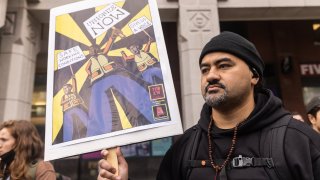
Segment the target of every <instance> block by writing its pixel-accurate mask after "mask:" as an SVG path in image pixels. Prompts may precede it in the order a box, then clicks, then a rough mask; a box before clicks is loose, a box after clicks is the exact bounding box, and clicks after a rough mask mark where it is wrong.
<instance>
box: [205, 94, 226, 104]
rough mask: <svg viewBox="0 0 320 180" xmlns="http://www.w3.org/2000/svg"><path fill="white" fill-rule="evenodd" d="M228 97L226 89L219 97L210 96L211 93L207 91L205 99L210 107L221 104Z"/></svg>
mask: <svg viewBox="0 0 320 180" xmlns="http://www.w3.org/2000/svg"><path fill="white" fill-rule="evenodd" d="M226 99H227V92H226V91H224V92H223V94H221V95H220V96H218V97H213V96H210V93H208V92H207V93H206V95H205V97H204V100H205V102H206V104H207V105H208V106H210V107H217V106H220V105H221V104H222V103H223V102H225V100H226Z"/></svg>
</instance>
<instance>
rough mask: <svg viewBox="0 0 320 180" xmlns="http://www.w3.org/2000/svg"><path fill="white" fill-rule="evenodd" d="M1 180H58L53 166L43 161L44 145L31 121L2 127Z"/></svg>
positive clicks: (17, 122)
mask: <svg viewBox="0 0 320 180" xmlns="http://www.w3.org/2000/svg"><path fill="white" fill-rule="evenodd" d="M0 179H3V180H21V179H24V180H32V179H37V180H55V179H56V173H55V170H54V168H53V166H52V165H51V163H49V162H45V161H43V142H42V140H41V138H40V136H39V133H38V131H37V129H36V128H35V126H34V125H33V124H32V123H31V122H30V121H26V120H17V121H15V120H9V121H4V122H2V123H1V124H0Z"/></svg>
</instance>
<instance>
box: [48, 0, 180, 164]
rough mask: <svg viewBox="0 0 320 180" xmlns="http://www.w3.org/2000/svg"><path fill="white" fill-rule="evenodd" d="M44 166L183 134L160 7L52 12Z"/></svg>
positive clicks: (139, 4)
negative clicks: (53, 162) (47, 163)
mask: <svg viewBox="0 0 320 180" xmlns="http://www.w3.org/2000/svg"><path fill="white" fill-rule="evenodd" d="M46 106H47V108H46V138H45V140H46V141H45V160H53V159H58V158H63V157H69V156H73V155H78V154H83V153H88V152H93V151H98V150H101V149H105V148H111V147H115V146H122V145H127V144H132V143H137V142H142V141H147V140H152V139H157V138H162V137H167V136H173V135H178V134H181V133H182V125H181V120H180V115H179V109H178V105H177V100H176V95H175V91H174V86H173V81H172V76H171V70H170V66H169V60H168V56H167V51H166V47H165V42H164V38H163V33H162V28H161V21H160V17H159V12H158V8H157V4H156V1H154V0H121V1H119V0H86V1H80V2H76V3H72V4H68V5H64V6H60V7H56V8H53V9H51V11H50V26H49V48H48V74H47V105H46Z"/></svg>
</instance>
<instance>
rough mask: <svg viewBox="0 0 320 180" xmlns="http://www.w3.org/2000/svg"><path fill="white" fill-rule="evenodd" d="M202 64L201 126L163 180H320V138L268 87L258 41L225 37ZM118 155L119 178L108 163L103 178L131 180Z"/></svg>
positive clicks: (167, 164)
mask: <svg viewBox="0 0 320 180" xmlns="http://www.w3.org/2000/svg"><path fill="white" fill-rule="evenodd" d="M199 64H200V69H201V92H202V95H203V97H204V99H205V102H206V103H205V104H204V105H203V108H202V111H201V115H200V120H199V122H198V124H197V125H195V126H194V127H192V128H190V129H188V130H187V131H186V132H185V133H184V134H183V135H182V136H181V137H180V139H179V140H178V141H177V142H175V144H174V145H173V146H172V147H171V148H170V149H169V150H168V152H167V153H166V155H165V157H164V159H163V161H162V163H161V166H160V169H159V172H158V176H157V180H181V179H188V180H199V179H201V180H209V179H210V180H212V179H215V180H226V179H231V180H235V179H237V180H244V179H254V180H258V179H259V180H270V179H272V180H274V179H291V180H292V179H296V180H310V179H320V170H319V168H320V137H319V135H318V134H317V133H315V132H314V131H313V130H312V129H311V128H310V127H309V126H308V125H306V124H304V123H301V122H299V121H296V120H294V119H293V118H292V116H291V115H290V113H289V112H288V111H287V110H285V109H284V108H283V106H282V102H281V100H280V99H278V98H277V97H275V96H274V95H273V93H272V92H271V91H270V90H268V89H265V88H263V84H262V77H263V70H264V62H263V61H262V58H261V57H260V55H259V53H258V51H257V50H256V48H255V46H254V45H253V44H252V43H251V42H249V41H248V40H246V39H244V38H243V37H241V36H239V35H237V34H235V33H231V32H223V33H221V34H220V35H218V36H216V37H214V38H212V39H211V40H210V41H209V42H208V43H207V44H206V45H205V47H204V48H203V50H202V52H201V55H200V58H199ZM280 129H281V130H280ZM269 132H272V133H269ZM271 145H272V146H271ZM276 150H278V151H276ZM101 154H102V155H106V154H108V151H106V150H104V151H102V152H101ZM117 155H118V159H119V175H118V176H117V175H115V174H113V173H114V172H115V169H114V167H112V166H110V164H109V163H107V161H106V160H101V161H100V162H99V167H100V171H99V177H98V179H102V178H107V179H118V180H119V179H122V180H124V179H125V180H127V179H128V166H127V164H126V162H125V159H124V158H123V156H122V155H121V152H120V149H119V148H118V152H117Z"/></svg>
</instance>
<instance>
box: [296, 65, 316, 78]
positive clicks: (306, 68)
mask: <svg viewBox="0 0 320 180" xmlns="http://www.w3.org/2000/svg"><path fill="white" fill-rule="evenodd" d="M300 70H301V75H303V76H306V75H320V64H301V65H300Z"/></svg>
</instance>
